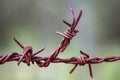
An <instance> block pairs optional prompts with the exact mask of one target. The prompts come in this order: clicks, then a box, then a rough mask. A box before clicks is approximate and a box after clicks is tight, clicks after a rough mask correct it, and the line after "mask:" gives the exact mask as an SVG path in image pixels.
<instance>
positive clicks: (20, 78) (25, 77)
mask: <svg viewBox="0 0 120 80" xmlns="http://www.w3.org/2000/svg"><path fill="white" fill-rule="evenodd" d="M70 5H72V7H73V9H74V11H75V14H76V16H77V15H78V12H79V10H82V11H83V15H82V17H81V20H80V22H79V24H78V26H77V29H78V30H79V33H78V34H77V36H76V37H74V38H73V39H72V41H71V44H70V45H69V47H68V48H67V49H66V51H65V52H64V53H61V54H59V57H61V58H69V57H71V56H81V55H80V54H79V51H80V50H83V51H84V52H87V53H89V54H90V56H91V57H96V56H99V57H106V56H119V55H120V9H119V8H120V0H0V51H1V52H0V54H9V53H10V52H14V51H16V52H19V53H21V52H22V49H21V48H20V47H19V46H18V45H17V44H16V43H15V42H14V41H13V40H12V37H14V36H15V37H16V38H17V39H18V40H19V41H20V42H21V43H22V44H24V45H31V46H32V47H33V50H34V51H36V50H37V49H39V48H41V47H46V49H45V51H44V52H42V53H41V54H40V55H41V56H49V55H50V54H51V53H52V51H53V50H54V49H55V48H56V47H57V46H58V44H59V42H60V40H61V36H59V35H57V34H56V33H55V32H56V31H61V32H64V31H65V29H66V25H65V24H63V23H62V20H63V19H65V20H67V21H69V22H71V17H70V15H69V9H68V8H69V6H70ZM92 66H93V75H94V78H93V79H91V78H90V77H89V71H88V67H87V65H85V66H84V67H77V68H76V70H75V71H74V72H73V74H69V71H70V69H71V68H72V67H73V65H67V64H66V65H65V64H50V65H49V67H47V68H39V67H38V66H36V65H31V66H29V67H28V66H26V64H23V63H21V64H20V66H17V62H9V63H6V64H4V65H0V80H80V79H81V80H113V79H114V80H119V79H120V76H119V74H120V69H119V66H120V63H119V61H118V62H113V63H102V64H97V65H92Z"/></svg>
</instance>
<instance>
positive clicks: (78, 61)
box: [0, 7, 120, 77]
mask: <svg viewBox="0 0 120 80" xmlns="http://www.w3.org/2000/svg"><path fill="white" fill-rule="evenodd" d="M70 12H71V17H72V24H70V23H68V22H67V21H65V20H63V22H64V23H65V24H66V25H67V26H69V28H68V29H67V30H66V31H65V32H64V33H61V32H58V31H57V32H56V33H57V34H59V35H61V36H62V37H63V39H62V40H61V42H60V44H59V45H58V47H57V48H56V49H55V50H54V51H53V53H52V54H51V55H50V56H49V57H42V56H38V55H37V54H38V53H40V52H42V51H43V50H44V49H45V48H41V49H39V50H38V51H37V52H33V50H32V47H31V46H23V45H22V44H21V43H20V42H19V41H18V40H17V39H16V38H15V37H13V40H14V41H15V42H16V43H17V44H18V45H19V46H20V47H21V48H22V49H23V52H22V54H19V53H18V52H12V53H10V54H6V55H0V65H2V64H5V63H6V62H11V61H18V63H17V64H18V65H20V63H21V62H23V63H25V64H27V65H28V66H30V63H32V64H34V63H36V64H37V65H38V66H39V67H48V66H49V64H50V63H66V64H73V65H74V67H73V68H72V69H71V70H70V73H72V72H73V71H74V70H75V69H76V67H77V66H78V65H79V66H84V65H85V64H88V67H89V73H90V76H91V77H93V73H92V68H91V64H98V63H102V62H113V61H118V60H120V56H110V57H105V58H99V57H94V58H90V57H89V55H88V54H87V53H85V52H83V51H80V53H81V54H82V55H83V56H80V57H71V58H67V59H62V58H58V57H57V56H58V54H59V53H60V52H63V51H64V50H65V49H66V48H67V46H68V45H69V43H70V40H71V39H72V38H73V37H74V36H75V35H76V34H77V33H78V32H79V31H78V30H76V29H75V28H76V26H77V24H78V22H79V20H80V18H81V16H82V10H81V11H80V12H79V14H78V17H77V18H75V15H74V11H73V9H72V7H70Z"/></svg>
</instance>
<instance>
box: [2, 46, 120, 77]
mask: <svg viewBox="0 0 120 80" xmlns="http://www.w3.org/2000/svg"><path fill="white" fill-rule="evenodd" d="M42 49H43V48H42ZM42 49H41V50H42ZM80 53H81V54H83V53H84V52H82V51H80ZM86 55H88V54H86ZM86 55H84V56H83V57H71V58H67V59H62V58H55V59H54V60H52V61H51V62H50V63H65V64H73V65H75V66H74V67H73V68H72V69H71V71H70V73H72V72H73V71H74V70H75V68H76V67H77V66H78V65H79V66H84V65H86V64H99V63H103V62H113V61H118V60H120V56H111V57H105V58H99V57H95V58H88V57H87V56H86ZM21 57H22V55H21V54H19V53H17V52H13V53H10V54H7V55H0V65H1V64H4V63H6V62H10V61H19V60H20V58H21ZM29 57H30V58H31V60H30V62H35V63H36V64H37V65H38V66H39V67H43V66H42V64H43V62H46V61H47V60H48V59H49V58H50V57H42V56H36V55H33V56H32V55H31V56H29ZM21 62H24V63H26V64H28V62H27V61H26V58H25V57H24V58H23V59H22V61H21ZM90 76H91V77H92V73H91V72H90Z"/></svg>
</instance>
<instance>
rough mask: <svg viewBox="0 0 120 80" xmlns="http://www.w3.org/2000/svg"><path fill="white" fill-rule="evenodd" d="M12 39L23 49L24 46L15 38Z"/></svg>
mask: <svg viewBox="0 0 120 80" xmlns="http://www.w3.org/2000/svg"><path fill="white" fill-rule="evenodd" d="M13 40H14V41H15V42H16V43H17V44H18V45H19V46H20V47H21V48H22V49H23V48H24V46H23V45H22V44H21V43H20V42H19V41H18V40H17V39H16V38H15V37H13Z"/></svg>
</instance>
